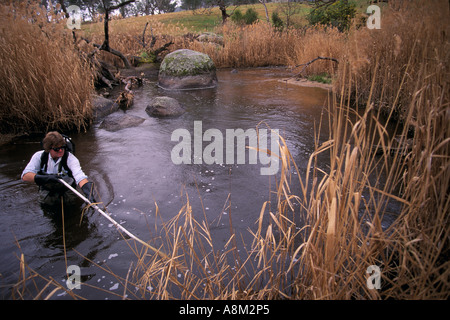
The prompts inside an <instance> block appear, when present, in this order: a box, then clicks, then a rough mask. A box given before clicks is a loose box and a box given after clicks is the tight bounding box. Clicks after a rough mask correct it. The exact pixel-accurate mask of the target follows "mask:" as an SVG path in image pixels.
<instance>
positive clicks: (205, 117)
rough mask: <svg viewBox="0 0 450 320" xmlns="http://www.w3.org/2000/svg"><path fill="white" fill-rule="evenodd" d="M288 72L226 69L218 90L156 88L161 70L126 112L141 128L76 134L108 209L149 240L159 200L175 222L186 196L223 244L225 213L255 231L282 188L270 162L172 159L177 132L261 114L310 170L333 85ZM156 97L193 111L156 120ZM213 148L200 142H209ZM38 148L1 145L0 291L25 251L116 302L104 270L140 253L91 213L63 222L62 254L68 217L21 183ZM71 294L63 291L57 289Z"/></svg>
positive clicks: (229, 124)
mask: <svg viewBox="0 0 450 320" xmlns="http://www.w3.org/2000/svg"><path fill="white" fill-rule="evenodd" d="M287 76H289V74H288V73H287V72H286V71H285V70H284V69H279V68H261V69H247V70H240V71H239V72H238V73H232V72H230V70H220V71H218V80H219V83H218V87H217V88H215V89H206V90H193V91H178V92H168V91H164V90H163V89H160V88H158V87H157V85H156V81H157V79H156V77H153V78H150V79H149V81H148V82H145V84H144V85H143V86H142V87H140V88H137V89H136V90H135V101H134V105H133V107H132V108H131V109H130V110H128V111H127V113H128V114H131V115H135V116H139V117H142V118H145V119H146V120H145V121H144V122H143V123H142V124H141V125H139V126H137V127H132V128H125V129H122V130H119V131H115V132H110V131H106V130H104V129H100V128H99V124H95V125H94V126H92V127H91V128H90V129H89V131H88V132H86V133H79V134H73V135H72V138H73V140H74V142H75V143H76V155H77V157H78V158H79V160H80V162H81V165H82V168H83V170H84V171H85V173H86V174H88V175H89V177H90V179H91V180H93V181H94V182H95V183H96V185H97V187H98V190H99V194H100V196H101V200H102V201H103V203H104V204H107V205H108V206H107V209H108V212H110V213H111V214H112V217H113V218H114V219H115V220H116V221H117V222H119V223H120V224H121V225H122V226H123V227H125V228H127V229H128V230H129V231H130V232H132V233H133V234H135V235H136V236H138V237H139V238H141V239H143V240H144V241H147V240H149V239H150V237H151V236H152V235H151V233H150V232H149V230H150V229H151V228H153V225H154V223H155V221H156V220H155V212H156V206H155V203H156V204H157V206H158V208H159V213H160V218H161V219H163V220H164V221H168V220H169V219H170V218H172V217H173V216H175V215H176V214H177V213H178V212H179V210H180V209H181V207H182V206H183V205H184V204H185V202H186V198H185V196H184V194H185V193H187V194H188V196H189V201H190V203H191V205H192V207H193V213H194V215H195V217H196V218H197V219H199V220H202V219H203V216H204V214H205V215H206V216H207V218H208V221H214V223H211V224H212V225H214V228H212V234H213V238H214V241H215V244H216V245H219V246H220V245H222V246H223V244H224V243H225V241H227V240H228V238H229V225H228V219H219V217H223V215H224V214H225V215H227V214H230V215H232V217H233V228H234V229H235V230H236V233H237V234H240V233H242V234H244V235H245V234H248V231H247V229H248V228H254V227H255V221H256V220H257V218H258V215H259V213H260V210H261V207H262V204H263V203H264V201H267V200H269V199H270V197H271V190H272V191H273V190H274V189H275V178H274V177H273V176H264V175H261V174H260V169H261V168H262V167H264V165H262V164H261V163H257V164H250V163H248V162H249V161H246V162H245V163H244V164H230V163H223V164H206V163H204V162H202V163H199V164H179V165H177V164H174V163H173V161H172V158H171V151H172V149H173V148H174V146H175V145H177V143H178V142H176V141H175V142H174V141H171V135H172V133H173V132H174V130H176V129H186V130H187V131H188V132H191V133H192V134H193V133H194V121H197V122H196V123H201V125H202V132H205V131H206V130H208V129H217V130H219V131H220V132H222V133H223V134H224V137H225V133H226V130H227V129H243V130H247V129H251V128H256V126H257V125H258V123H260V122H261V121H264V125H261V128H267V127H266V126H265V125H267V126H269V127H270V128H272V129H278V130H279V132H280V134H281V135H282V136H283V137H284V138H285V139H286V142H287V145H288V147H289V149H290V152H291V153H292V155H293V157H294V159H295V161H296V163H297V165H298V166H299V167H300V170H301V171H302V170H304V168H305V166H306V164H307V161H308V159H309V156H310V155H311V153H312V152H313V150H314V131H315V129H314V128H315V126H316V127H317V126H318V123H319V121H320V119H321V116H322V114H323V112H324V110H325V106H326V105H327V97H328V92H327V90H324V89H321V88H307V87H300V86H295V85H288V84H286V83H283V82H280V81H278V80H279V79H282V78H285V77H287ZM154 96H170V97H173V98H176V99H177V100H178V101H180V103H181V104H182V105H183V106H184V107H185V109H186V113H185V114H184V115H182V116H181V117H178V118H171V119H158V118H152V117H149V116H148V115H147V113H146V112H145V107H146V106H147V104H148V101H149V100H150V99H151V98H152V97H154ZM325 118H326V117H325ZM327 127H328V126H327V124H323V125H322V131H321V135H322V137H323V139H326V138H327V137H328V132H327ZM207 145H208V143H207V142H203V145H202V146H203V147H205V146H207ZM39 149H40V145H39V139H37V138H23V139H19V140H17V141H15V142H14V143H11V144H8V145H5V146H2V148H1V151H0V167H1V171H0V190H1V191H0V198H1V203H2V207H1V210H0V241H1V246H0V273H1V276H0V285H1V291H0V293H1V297H2V298H4V299H11V298H14V297H11V292H12V291H11V287H12V286H13V285H15V284H17V283H18V282H19V281H20V280H21V279H22V278H21V277H22V276H23V275H22V274H21V273H20V257H21V255H22V254H23V257H24V259H25V262H26V264H27V266H28V267H29V268H31V269H33V270H34V271H35V272H37V273H39V274H40V275H42V276H44V277H46V278H49V277H52V278H53V279H55V280H56V281H59V282H60V283H61V285H63V286H65V281H66V280H65V275H66V265H77V266H79V267H80V268H81V274H82V281H83V282H84V283H86V284H89V285H91V286H95V287H98V288H101V289H102V290H98V289H93V288H90V287H89V286H83V289H81V290H75V291H76V293H77V294H80V295H82V296H83V297H86V298H90V299H118V298H119V297H118V296H115V295H114V294H118V295H121V294H122V291H123V288H122V287H121V286H119V285H118V281H117V279H116V278H115V277H114V276H113V275H112V274H111V273H109V272H108V271H107V270H108V269H110V270H111V271H112V272H114V273H115V274H117V275H119V276H121V277H126V275H127V272H128V270H129V268H130V265H131V264H132V263H134V265H136V259H137V258H136V256H135V255H134V253H133V252H132V250H130V248H129V246H128V244H127V243H126V242H125V241H124V240H123V239H122V237H121V236H120V234H119V233H118V232H117V231H116V229H115V228H114V227H113V226H112V225H111V223H109V222H108V221H107V220H106V219H105V218H104V217H102V216H100V215H99V214H96V213H92V212H89V213H87V214H86V217H85V219H84V220H83V223H82V224H81V225H80V224H79V223H78V222H79V218H78V217H75V218H73V219H68V220H67V221H66V222H65V227H64V231H65V233H64V235H65V242H66V243H65V245H66V248H67V250H66V253H64V245H63V232H62V226H61V224H60V223H59V222H58V221H55V219H54V218H52V217H50V216H48V215H46V214H45V213H44V212H43V210H42V209H41V207H40V206H39V204H38V201H37V200H38V197H37V187H36V186H35V185H32V184H27V183H24V182H21V181H20V174H21V172H22V170H23V168H24V167H25V166H26V164H27V162H28V161H29V159H30V158H31V156H32V155H33V153H34V152H36V151H38V150H39ZM227 152H228V151H227ZM182 195H183V196H182ZM228 195H230V198H229V199H228ZM272 197H273V195H272ZM227 199H228V201H227ZM230 199H231V201H229V200H230ZM228 205H229V207H228ZM224 208H225V209H224ZM244 237H245V236H244ZM65 257H66V258H65ZM66 259H67V261H66ZM95 264H98V265H100V266H101V267H102V268H100V267H99V266H96V265H95ZM29 274H30V273H29V272H27V273H26V276H28V275H29ZM35 283H36V285H37V286H41V287H42V286H43V284H45V283H46V282H45V280H41V279H39V278H34V279H30V280H28V281H27V286H26V288H29V289H25V290H23V291H21V292H24V293H25V295H26V294H29V296H28V298H31V297H32V296H33V295H36V294H37V292H38V291H36V289H34V284H35ZM15 298H19V297H18V296H17V295H16V296H15ZM67 298H70V297H69V296H68V295H66V294H64V293H63V292H62V291H58V292H56V293H55V294H54V295H53V296H52V299H67Z"/></svg>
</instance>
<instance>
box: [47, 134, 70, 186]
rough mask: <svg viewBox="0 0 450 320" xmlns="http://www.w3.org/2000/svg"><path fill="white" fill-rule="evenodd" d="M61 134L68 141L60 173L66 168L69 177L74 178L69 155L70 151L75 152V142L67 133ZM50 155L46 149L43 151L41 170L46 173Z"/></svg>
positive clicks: (59, 168)
mask: <svg viewBox="0 0 450 320" xmlns="http://www.w3.org/2000/svg"><path fill="white" fill-rule="evenodd" d="M61 135H62V137H63V138H64V141H65V142H66V152H64V155H63V157H62V159H61V162H60V163H59V167H58V173H61V172H62V168H64V170H66V171H67V174H68V175H69V177H71V178H73V175H72V170H70V168H69V166H68V165H67V158H68V157H69V152H70V153H72V154H75V143H74V142H73V141H72V139H71V138H69V137H68V136H66V135H65V134H61ZM48 155H49V153H48V152H46V151H44V152H42V155H41V164H40V168H41V170H40V172H43V173H45V172H46V171H47V162H48Z"/></svg>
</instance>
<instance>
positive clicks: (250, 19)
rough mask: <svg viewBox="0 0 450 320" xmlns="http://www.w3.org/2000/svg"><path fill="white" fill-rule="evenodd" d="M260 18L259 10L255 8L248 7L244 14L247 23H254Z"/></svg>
mask: <svg viewBox="0 0 450 320" xmlns="http://www.w3.org/2000/svg"><path fill="white" fill-rule="evenodd" d="M257 20H258V12H256V11H255V9H253V8H248V9H247V11H245V14H244V21H245V24H253V23H255V22H256V21H257Z"/></svg>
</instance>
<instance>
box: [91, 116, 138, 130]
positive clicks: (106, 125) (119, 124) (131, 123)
mask: <svg viewBox="0 0 450 320" xmlns="http://www.w3.org/2000/svg"><path fill="white" fill-rule="evenodd" d="M144 121H145V119H144V118H141V117H137V116H132V115H129V114H126V113H123V112H115V113H112V114H110V115H109V116H107V117H106V118H105V119H104V120H103V122H102V123H101V124H100V127H99V128H100V129H104V130H107V131H113V132H114V131H118V130H121V129H124V128H130V127H136V126H138V125H140V124H141V123H142V122H144Z"/></svg>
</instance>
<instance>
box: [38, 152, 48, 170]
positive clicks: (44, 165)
mask: <svg viewBox="0 0 450 320" xmlns="http://www.w3.org/2000/svg"><path fill="white" fill-rule="evenodd" d="M47 162H48V152H46V151H44V152H42V154H41V164H40V166H39V168H40V172H42V173H45V172H46V171H47Z"/></svg>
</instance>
